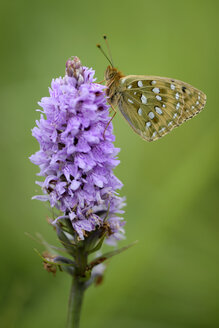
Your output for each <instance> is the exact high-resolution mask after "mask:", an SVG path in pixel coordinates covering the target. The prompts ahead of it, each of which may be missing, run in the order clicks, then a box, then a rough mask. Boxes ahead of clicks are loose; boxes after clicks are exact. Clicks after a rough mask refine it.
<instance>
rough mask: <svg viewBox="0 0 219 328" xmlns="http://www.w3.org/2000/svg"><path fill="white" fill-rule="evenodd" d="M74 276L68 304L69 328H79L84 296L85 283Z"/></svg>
mask: <svg viewBox="0 0 219 328" xmlns="http://www.w3.org/2000/svg"><path fill="white" fill-rule="evenodd" d="M79 279H80V278H79V277H77V276H74V277H73V281H72V287H71V292H70V296H69V303H68V320H67V328H79V323H80V313H81V306H82V302H83V296H84V290H85V288H84V283H83V282H80V281H79Z"/></svg>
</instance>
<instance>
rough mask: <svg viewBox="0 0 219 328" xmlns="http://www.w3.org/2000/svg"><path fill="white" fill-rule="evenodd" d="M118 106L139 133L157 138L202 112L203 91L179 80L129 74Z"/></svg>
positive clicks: (123, 84) (122, 79) (203, 103)
mask: <svg viewBox="0 0 219 328" xmlns="http://www.w3.org/2000/svg"><path fill="white" fill-rule="evenodd" d="M120 90H121V91H120V95H121V97H120V99H119V102H118V107H119V110H120V111H121V113H122V114H123V116H124V117H125V119H126V120H127V121H128V123H129V124H130V125H131V127H132V128H133V129H134V131H135V132H136V133H138V134H139V135H140V136H141V137H142V138H143V139H145V140H147V141H154V140H156V139H158V138H160V137H162V136H164V135H165V134H167V133H169V132H170V131H171V130H172V129H173V128H174V127H176V126H179V125H180V124H182V123H183V122H184V121H185V120H187V119H189V118H191V117H193V116H194V115H196V114H197V113H199V112H200V111H201V110H202V109H203V107H204V105H205V102H206V96H205V94H204V93H203V92H201V91H199V90H198V89H195V88H194V87H193V86H191V85H189V84H187V83H184V82H182V81H179V80H173V79H169V78H164V77H158V76H140V75H129V76H126V77H124V78H121V79H120Z"/></svg>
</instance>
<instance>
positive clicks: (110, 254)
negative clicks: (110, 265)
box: [88, 240, 138, 270]
mask: <svg viewBox="0 0 219 328" xmlns="http://www.w3.org/2000/svg"><path fill="white" fill-rule="evenodd" d="M137 243H138V241H137V240H136V241H134V242H133V243H131V244H129V245H127V246H124V247H122V248H119V249H116V250H115V251H112V252H108V253H105V254H103V255H101V256H99V257H97V258H96V259H95V260H93V261H92V262H90V264H89V265H88V270H92V268H93V267H94V266H96V265H98V264H100V263H103V262H104V261H106V260H108V259H109V258H111V257H113V256H115V255H117V254H120V253H122V252H124V251H126V250H127V249H129V248H130V247H132V246H134V245H136V244H137Z"/></svg>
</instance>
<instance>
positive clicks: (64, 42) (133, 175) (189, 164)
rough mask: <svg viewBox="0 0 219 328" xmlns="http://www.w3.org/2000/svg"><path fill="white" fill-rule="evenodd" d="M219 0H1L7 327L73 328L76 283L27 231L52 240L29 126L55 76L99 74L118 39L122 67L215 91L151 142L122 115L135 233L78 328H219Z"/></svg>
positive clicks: (91, 294) (0, 248) (130, 231)
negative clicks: (103, 46) (106, 44)
mask: <svg viewBox="0 0 219 328" xmlns="http://www.w3.org/2000/svg"><path fill="white" fill-rule="evenodd" d="M218 11H219V2H218V1H211V0H208V1H192V0H191V1H187V0H185V1H162V0H156V1H148V0H145V1H144V0H137V1H128V0H127V1H118V0H111V1H97V0H93V1H84V0H80V1H74V0H72V1H65V0H63V1H57V0H54V1H45V0H38V1H27V0H19V1H13V2H12V1H6V0H4V1H1V11H0V24H1V29H0V35H1V53H0V56H1V60H0V69H1V70H0V71H1V79H0V99H1V122H2V123H1V134H2V137H1V141H0V142H1V158H2V159H1V174H2V177H1V186H2V188H1V189H2V190H1V192H2V194H1V204H2V205H1V215H2V217H1V232H0V233H1V236H0V258H1V270H0V285H1V287H0V288H1V292H0V301H1V305H0V315H1V318H0V322H1V324H0V325H1V327H4V328H12V327H16V328H29V327H31V328H36V327H48V325H49V326H51V327H53V328H59V327H64V326H65V322H66V312H67V302H68V294H69V289H70V277H69V276H67V275H66V274H64V273H58V274H57V275H56V277H53V276H52V275H50V274H48V273H47V272H46V271H44V270H43V268H42V264H41V260H40V258H39V257H38V256H37V255H36V254H35V253H34V251H33V248H34V247H37V248H38V249H39V250H43V249H42V247H41V246H39V245H37V244H36V243H35V242H33V241H32V240H30V239H29V238H28V237H26V236H25V234H24V232H26V231H27V232H29V233H31V234H34V233H35V232H40V233H41V234H42V235H43V236H44V237H45V238H46V239H48V240H49V241H50V242H51V243H56V236H55V234H54V231H52V229H51V228H50V227H49V226H48V224H47V222H46V220H45V218H46V215H47V214H48V213H49V211H48V209H47V208H46V207H45V206H44V204H43V203H40V202H38V201H32V200H31V197H32V195H35V194H36V193H37V190H38V189H37V187H36V185H35V184H34V182H35V179H36V177H35V174H36V173H37V172H38V168H37V167H36V166H34V165H33V164H31V163H30V162H29V160H28V156H30V155H31V154H32V153H34V152H35V151H37V150H38V144H37V143H36V141H35V140H34V139H33V138H32V136H31V132H30V130H31V128H32V127H33V126H34V124H35V120H36V119H37V118H38V117H39V113H37V112H35V109H36V108H38V105H37V102H38V101H39V100H40V99H41V97H43V96H47V95H48V86H49V85H50V82H51V79H52V78H54V77H58V76H63V74H64V71H65V61H66V60H67V59H68V57H70V56H71V55H77V56H79V57H80V59H81V60H82V63H83V64H84V65H86V66H89V67H90V66H92V67H93V68H94V69H95V70H96V75H97V78H98V81H100V80H102V79H103V74H104V71H105V68H106V66H107V62H106V60H105V58H104V57H103V56H102V54H101V53H100V52H99V51H98V49H96V43H99V42H102V35H103V34H104V33H106V34H107V35H108V37H109V41H110V46H111V50H112V53H113V58H114V62H115V63H116V65H117V66H118V67H119V69H120V70H121V71H123V72H124V73H125V74H148V75H159V76H168V77H172V78H176V79H180V80H183V81H185V82H188V83H190V84H192V85H194V86H196V87H197V88H199V89H201V90H203V91H204V92H205V93H206V94H207V105H206V109H205V110H204V111H203V112H202V113H201V114H200V115H198V116H197V117H195V118H194V119H193V120H191V121H188V122H187V123H185V124H183V126H181V127H180V128H178V129H175V130H174V131H172V132H171V133H170V134H169V135H167V136H165V137H164V138H163V139H161V140H158V141H156V142H154V143H147V142H144V141H142V140H141V139H140V138H139V137H138V136H137V135H136V134H135V133H134V132H133V131H132V130H131V129H130V127H129V126H128V124H127V123H126V122H125V121H124V120H123V118H122V117H121V115H117V117H116V119H115V120H114V130H115V134H116V145H117V146H118V147H121V153H120V159H121V164H120V166H119V167H118V169H117V170H116V174H117V175H118V177H119V178H120V179H121V180H122V181H123V183H124V188H123V190H122V194H123V195H125V196H126V197H127V207H126V215H125V218H126V221H127V224H126V233H127V239H126V241H124V242H121V243H120V246H122V245H125V244H127V243H130V242H132V241H134V240H136V239H138V240H139V243H138V244H137V246H135V247H133V248H132V249H130V250H129V251H127V252H125V253H123V254H121V255H119V256H118V257H117V258H114V259H112V260H111V261H110V263H109V265H108V267H107V271H106V277H105V281H104V284H103V285H102V286H101V287H98V288H94V287H92V288H90V290H89V291H88V292H87V295H86V298H85V303H84V308H83V315H82V322H81V327H82V328H85V327H90V328H94V327H95V328H98V327H105V328H111V327H112V326H113V327H114V328H119V327H126V328H129V327H136V328H143V327H146V328H196V327H197V328H204V327H206V328H216V327H219V284H218V281H219V264H218V253H219V238H218V237H219V220H218V212H219V206H218V203H219V201H218V181H219V176H218V160H219V153H218V136H219V130H218V124H219V110H218V94H219V92H218V76H219V71H218V57H219V56H218V50H219V44H218V32H219V25H218V21H219V15H218Z"/></svg>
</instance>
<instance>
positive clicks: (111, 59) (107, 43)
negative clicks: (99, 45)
mask: <svg viewBox="0 0 219 328" xmlns="http://www.w3.org/2000/svg"><path fill="white" fill-rule="evenodd" d="M103 38H104V40H105V42H106V46H107V49H108V53H109V56H110V61H111V63H112V67H113V66H114V65H113V57H112V54H111V51H110V47H109V42H108V39H107V36H106V35H104V36H103Z"/></svg>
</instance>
